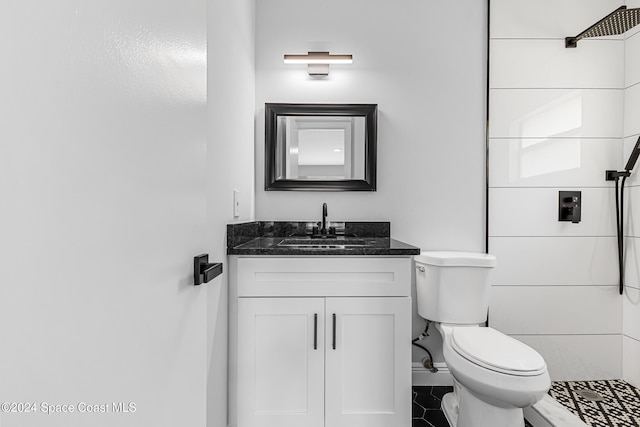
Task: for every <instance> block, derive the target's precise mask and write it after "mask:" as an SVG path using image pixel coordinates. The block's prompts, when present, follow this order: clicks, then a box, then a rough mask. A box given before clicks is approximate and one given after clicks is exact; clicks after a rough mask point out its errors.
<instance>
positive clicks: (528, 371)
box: [451, 326, 547, 376]
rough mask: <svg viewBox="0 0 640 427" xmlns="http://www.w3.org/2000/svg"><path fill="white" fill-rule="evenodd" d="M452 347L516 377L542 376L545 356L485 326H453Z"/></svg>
mask: <svg viewBox="0 0 640 427" xmlns="http://www.w3.org/2000/svg"><path fill="white" fill-rule="evenodd" d="M451 335H452V339H451V347H452V348H453V349H454V350H455V351H456V352H457V353H458V354H460V355H461V356H462V357H464V358H465V359H467V360H469V361H470V362H472V363H474V364H476V365H479V366H482V367H484V368H486V369H489V370H492V371H496V372H500V373H503V374H509V375H515V376H534V375H541V374H543V373H544V372H546V371H547V366H546V364H545V361H544V359H543V358H542V356H540V354H538V352H537V351H535V350H534V349H532V348H531V347H529V346H528V345H526V344H524V343H522V342H520V341H518V340H516V339H514V338H511V337H509V336H507V335H504V334H503V333H501V332H499V331H497V330H495V329H493V328H488V327H467V326H462V327H454V328H452V331H451Z"/></svg>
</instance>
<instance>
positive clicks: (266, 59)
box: [256, 0, 487, 361]
mask: <svg viewBox="0 0 640 427" xmlns="http://www.w3.org/2000/svg"><path fill="white" fill-rule="evenodd" d="M256 10H257V14H256V217H257V219H260V220H315V219H320V218H321V206H322V203H323V202H327V203H328V206H329V219H330V220H337V221H340V220H383V221H391V234H392V237H395V238H397V239H400V240H403V241H406V242H408V243H411V244H414V245H416V246H419V247H420V248H421V249H423V250H429V249H431V250H435V249H459V250H473V251H483V250H484V210H485V209H484V206H485V205H484V198H485V192H484V184H485V179H484V149H485V117H486V112H485V109H486V106H485V104H486V101H485V100H486V98H485V96H486V95H485V92H486V89H485V88H486V75H485V70H486V39H485V36H486V32H487V31H486V25H487V24H486V22H487V15H486V14H487V11H486V4H485V3H484V2H479V1H475V0H464V1H459V2H444V1H443V2H425V1H418V0H399V1H393V2H390V1H386V0H367V1H364V0H360V1H349V2H345V1H342V0H327V1H322V2H317V1H312V0H260V1H258V2H257V9H256ZM453 17H455V19H454V18H453ZM452 22H455V26H452ZM316 50H328V51H330V52H332V53H350V54H353V64H351V65H342V66H332V67H331V71H330V75H329V77H328V78H327V79H324V80H317V79H312V78H309V77H308V75H307V73H306V69H305V67H304V66H292V65H284V64H283V62H282V59H283V55H284V54H286V53H291V54H296V53H306V52H307V51H316ZM470 70H472V71H471V72H470ZM265 102H293V103H296V102H298V103H312V102H315V103H374V104H378V108H379V116H378V119H379V122H378V190H377V191H376V192H342V193H341V192H337V193H335V192H334V193H331V192H278V191H269V192H266V191H264V103H265ZM414 323H415V325H414V332H415V334H416V335H417V334H419V333H420V332H421V329H422V328H423V326H424V324H423V321H422V320H421V319H420V318H419V317H418V316H417V315H415V316H414ZM434 335H435V337H434V339H435V341H434V342H433V343H432V344H433V345H432V346H433V347H436V346H438V345H439V344H438V342H437V340H438V337H437V336H438V334H437V333H435V332H434ZM434 350H435V351H436V353H439V352H440V350H439V349H437V348H435V349H434ZM422 356H423V355H422V354H420V353H419V352H415V353H414V360H417V361H419V360H420V359H421V358H422ZM436 358H437V359H440V358H441V355H440V354H437V356H436Z"/></svg>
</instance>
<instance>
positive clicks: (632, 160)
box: [624, 137, 640, 172]
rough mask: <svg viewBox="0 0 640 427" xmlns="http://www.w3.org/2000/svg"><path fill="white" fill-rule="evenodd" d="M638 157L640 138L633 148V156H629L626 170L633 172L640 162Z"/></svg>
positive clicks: (639, 154)
mask: <svg viewBox="0 0 640 427" xmlns="http://www.w3.org/2000/svg"><path fill="white" fill-rule="evenodd" d="M638 156H640V137H639V138H638V140H637V141H636V145H635V146H634V147H633V150H631V155H630V156H629V160H627V165H626V166H625V167H624V170H626V171H627V172H631V170H633V167H634V166H635V165H636V162H637V161H638Z"/></svg>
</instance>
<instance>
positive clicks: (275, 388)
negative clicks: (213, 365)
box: [238, 298, 325, 427]
mask: <svg viewBox="0 0 640 427" xmlns="http://www.w3.org/2000/svg"><path fill="white" fill-rule="evenodd" d="M324 304H325V302H324V298H239V301H238V426H239V427H301V426H305V427H307V426H308V427H323V426H324ZM316 328H317V329H316ZM314 338H315V339H314ZM314 344H315V345H314ZM314 347H315V348H314Z"/></svg>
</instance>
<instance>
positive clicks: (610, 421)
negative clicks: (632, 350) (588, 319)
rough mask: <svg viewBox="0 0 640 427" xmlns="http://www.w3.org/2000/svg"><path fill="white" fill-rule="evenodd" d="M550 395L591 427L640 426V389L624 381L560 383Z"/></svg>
mask: <svg viewBox="0 0 640 427" xmlns="http://www.w3.org/2000/svg"><path fill="white" fill-rule="evenodd" d="M414 390H415V388H414ZM588 390H591V391H595V392H596V393H598V394H599V395H600V396H601V399H598V400H595V401H594V400H590V399H589V397H594V396H591V395H592V394H593V393H590V392H589V391H588ZM581 391H582V392H581ZM585 391H586V393H585ZM414 394H415V393H414ZM549 394H550V395H551V397H553V398H554V399H555V400H557V401H558V402H559V403H561V404H562V405H564V406H565V407H566V408H567V409H568V410H569V411H571V412H573V413H574V414H575V415H577V416H578V417H580V418H581V419H582V421H584V422H585V423H586V424H588V425H590V426H592V427H638V426H640V389H637V388H635V387H633V386H631V385H629V384H627V383H626V382H624V381H622V380H606V381H559V382H554V383H552V384H551V390H549ZM595 397H597V396H595ZM414 405H415V404H414ZM414 425H415V424H414Z"/></svg>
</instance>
